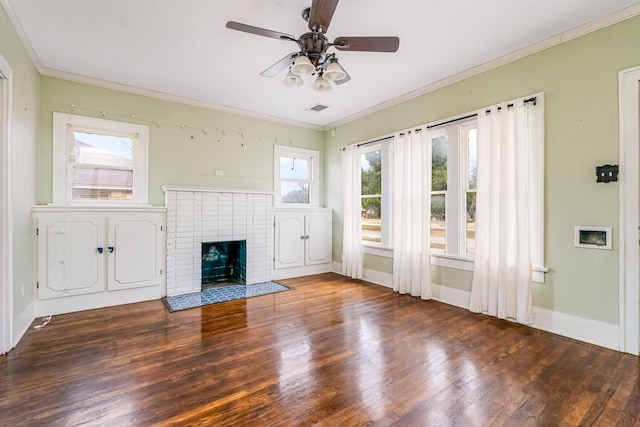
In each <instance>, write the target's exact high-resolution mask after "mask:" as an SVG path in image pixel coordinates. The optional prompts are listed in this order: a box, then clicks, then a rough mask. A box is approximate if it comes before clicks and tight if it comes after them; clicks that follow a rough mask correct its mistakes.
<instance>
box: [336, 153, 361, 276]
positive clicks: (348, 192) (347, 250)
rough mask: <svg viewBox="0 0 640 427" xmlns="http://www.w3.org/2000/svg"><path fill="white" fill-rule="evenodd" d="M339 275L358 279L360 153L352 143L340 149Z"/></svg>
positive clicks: (359, 252) (359, 251)
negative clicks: (340, 243)
mask: <svg viewBox="0 0 640 427" xmlns="http://www.w3.org/2000/svg"><path fill="white" fill-rule="evenodd" d="M341 157H342V159H341V160H342V184H343V191H342V212H343V227H342V274H344V275H345V276H349V277H352V278H354V279H361V278H362V220H361V218H360V213H361V211H362V206H361V201H360V196H361V191H362V188H361V165H360V162H361V160H360V150H359V149H358V146H357V145H355V144H353V145H349V146H347V147H345V148H343V149H342V155H341Z"/></svg>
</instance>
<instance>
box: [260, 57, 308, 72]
mask: <svg viewBox="0 0 640 427" xmlns="http://www.w3.org/2000/svg"><path fill="white" fill-rule="evenodd" d="M298 55H299V53H298V52H291V53H290V54H288V55H287V56H285V57H284V58H282V59H281V60H280V61H278V62H276V63H275V64H273V65H272V66H271V67H269V68H267V69H266V70H264V71H263V72H261V73H260V75H261V76H262V77H275V76H277V75H278V74H280V72H281V71H282V70H284V69H286V68H287V67H289V66H290V65H291V64H293V61H294V60H295V59H296V58H297V57H298Z"/></svg>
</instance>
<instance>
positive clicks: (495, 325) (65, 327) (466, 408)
mask: <svg viewBox="0 0 640 427" xmlns="http://www.w3.org/2000/svg"><path fill="white" fill-rule="evenodd" d="M284 282H285V283H286V284H287V285H289V286H291V287H292V288H293V290H292V291H288V292H283V293H277V294H271V295H264V296H260V297H255V298H250V299H247V300H238V301H230V302H227V303H222V304H215V305H211V306H207V307H202V308H197V309H191V310H186V311H180V312H176V313H168V312H167V311H166V309H165V307H164V306H163V304H162V303H161V302H160V301H150V302H145V303H139V304H130V305H125V306H119V307H110V308H105V309H99V310H91V311H86V312H80V313H72V314H66V315H60V316H56V317H54V319H53V320H52V322H51V323H50V324H49V325H48V326H47V327H45V328H43V329H40V330H33V329H31V330H29V331H28V332H27V334H26V335H25V336H24V338H23V339H22V341H21V342H20V344H19V345H18V346H17V347H16V349H14V350H13V351H11V352H10V353H9V354H8V355H5V356H2V357H0V384H2V385H1V387H0V420H1V421H2V422H1V424H2V425H11V426H23V425H25V426H26V425H29V426H34V425H35V426H40V425H42V426H51V425H61V426H75V425H109V426H120V425H134V426H137V425H139V426H149V425H158V426H166V425H180V426H183V425H216V426H235V425H238V426H245V425H250V426H254V425H256V426H260V425H264V426H292V425H320V426H324V425H326V426H335V425H345V426H364V425H368V426H390V425H397V426H410V425H417V426H420V425H464V426H471V425H477V426H485V425H487V426H489V425H505V426H515V425H517V426H521V425H553V426H577V425H638V422H639V420H640V364H639V363H638V358H637V357H633V356H631V355H628V354H621V353H618V352H615V351H611V350H607V349H603V348H600V347H596V346H592V345H589V344H585V343H581V342H578V341H574V340H571V339H567V338H564V337H560V336H557V335H553V334H549V333H545V332H542V331H539V330H535V329H531V328H528V327H525V326H522V325H517V324H513V323H510V322H506V321H501V320H497V319H494V318H490V317H488V316H483V315H477V314H473V313H470V312H468V311H467V310H464V309H460V308H457V307H452V306H447V305H445V304H441V303H438V302H434V301H422V300H420V299H417V298H412V297H410V296H407V295H398V294H396V293H393V292H392V291H391V290H389V289H386V288H384V287H380V286H376V285H372V284H368V283H365V282H362V281H358V280H352V279H348V278H345V277H343V276H340V275H337V274H322V275H316V276H309V277H304V278H297V279H289V280H286V281H284ZM35 323H38V322H35Z"/></svg>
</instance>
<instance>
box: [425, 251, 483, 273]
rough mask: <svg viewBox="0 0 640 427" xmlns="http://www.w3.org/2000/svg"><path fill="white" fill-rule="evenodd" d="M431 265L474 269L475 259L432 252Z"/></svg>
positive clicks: (466, 269) (467, 269)
mask: <svg viewBox="0 0 640 427" xmlns="http://www.w3.org/2000/svg"><path fill="white" fill-rule="evenodd" d="M431 265H437V266H440V267H447V268H455V269H458V270H465V271H473V259H470V258H463V257H459V256H454V255H445V254H431Z"/></svg>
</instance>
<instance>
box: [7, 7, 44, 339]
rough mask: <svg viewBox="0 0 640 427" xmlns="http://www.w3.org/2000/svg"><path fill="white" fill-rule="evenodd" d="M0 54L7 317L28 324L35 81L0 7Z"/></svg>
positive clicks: (36, 77) (31, 284)
mask: <svg viewBox="0 0 640 427" xmlns="http://www.w3.org/2000/svg"><path fill="white" fill-rule="evenodd" d="M0 55H2V57H3V58H4V59H5V61H6V62H7V63H8V64H9V66H10V67H11V71H12V80H13V82H12V87H11V98H12V100H11V103H12V107H11V125H12V128H11V141H10V150H11V160H10V163H11V178H12V185H11V191H12V197H11V205H12V208H11V210H12V238H13V248H12V252H13V260H12V261H13V264H12V270H13V314H14V318H20V319H23V320H25V321H28V322H31V320H32V319H31V315H32V314H31V313H30V312H28V311H29V307H30V304H31V301H32V300H33V290H34V287H35V282H34V280H33V264H32V262H33V261H32V260H33V246H32V242H33V237H32V236H31V206H33V204H34V203H35V199H36V174H37V172H36V159H37V144H36V142H37V129H38V103H39V81H40V77H39V75H38V71H37V70H36V68H35V67H34V66H33V63H32V61H31V58H30V57H29V55H28V54H27V52H26V50H25V49H24V46H23V45H22V42H21V41H20V39H19V37H18V34H17V33H16V31H15V30H14V28H13V26H12V25H11V22H10V21H9V18H8V17H7V14H6V12H5V10H4V9H3V8H2V6H0ZM24 327H26V325H24V324H18V322H16V324H15V325H14V336H15V337H17V336H19V335H21V334H22V332H23V330H16V329H23V328H24Z"/></svg>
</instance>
